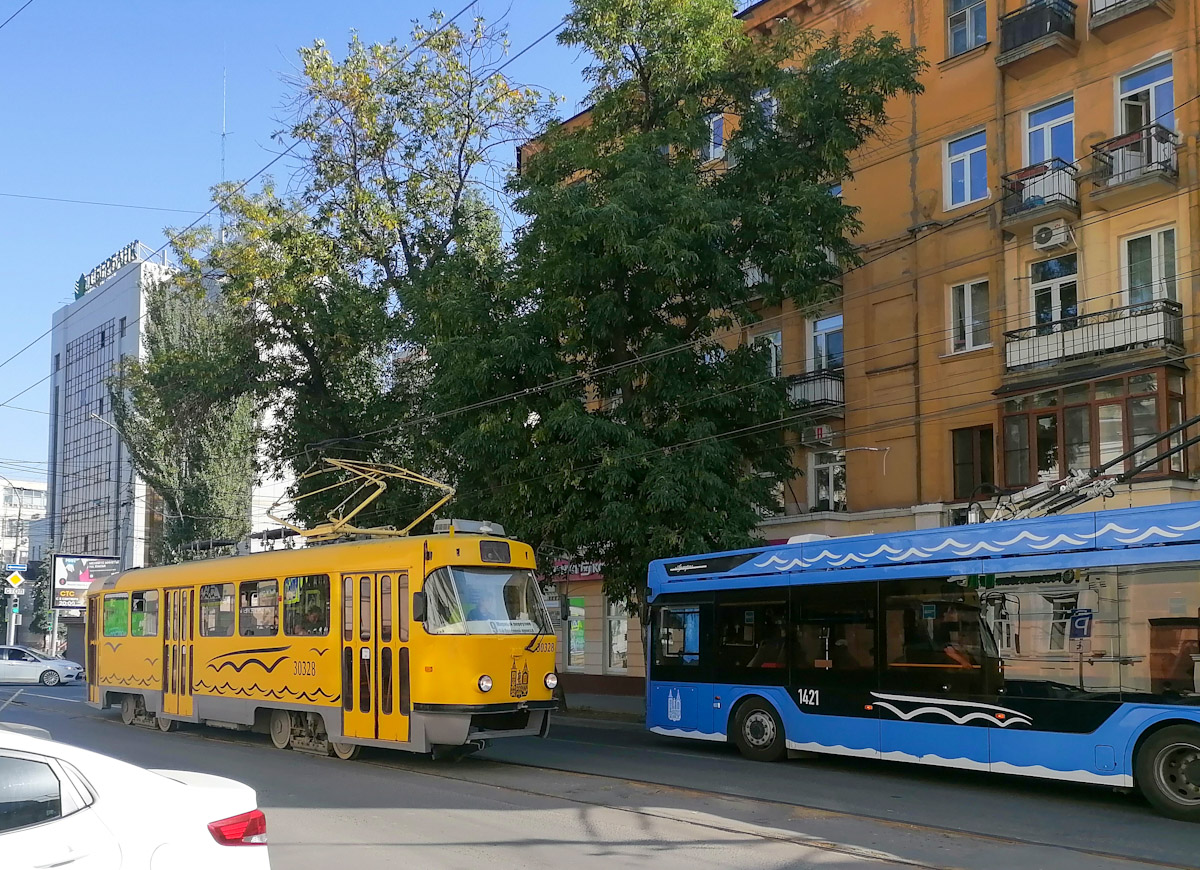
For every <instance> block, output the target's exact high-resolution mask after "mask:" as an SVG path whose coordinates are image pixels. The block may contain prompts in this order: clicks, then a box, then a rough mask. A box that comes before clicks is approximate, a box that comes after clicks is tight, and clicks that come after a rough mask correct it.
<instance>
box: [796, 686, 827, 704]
mask: <svg viewBox="0 0 1200 870" xmlns="http://www.w3.org/2000/svg"><path fill="white" fill-rule="evenodd" d="M796 701H797V703H800V704H804V705H805V706H808V707H820V706H821V690H820V689H797V690H796Z"/></svg>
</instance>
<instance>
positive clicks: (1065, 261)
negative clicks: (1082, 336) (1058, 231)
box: [1030, 254, 1079, 335]
mask: <svg viewBox="0 0 1200 870" xmlns="http://www.w3.org/2000/svg"><path fill="white" fill-rule="evenodd" d="M1078 268H1079V256H1078V254H1067V255H1066V256H1063V257H1055V258H1053V259H1051V260H1043V261H1042V262H1040V263H1034V264H1033V265H1032V266H1030V285H1031V289H1032V292H1033V318H1034V322H1035V323H1036V324H1037V327H1038V329H1037V332H1038V335H1049V334H1050V333H1052V332H1058V331H1059V330H1060V329H1074V328H1075V316H1076V315H1077V314H1078V313H1079V293H1078V284H1077V281H1076V277H1077V276H1076V274H1075V273H1076V271H1077V270H1078Z"/></svg>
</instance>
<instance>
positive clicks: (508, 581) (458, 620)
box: [425, 568, 551, 634]
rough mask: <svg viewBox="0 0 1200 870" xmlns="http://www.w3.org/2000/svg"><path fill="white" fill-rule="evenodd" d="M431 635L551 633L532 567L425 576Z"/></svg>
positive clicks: (449, 570) (461, 570) (441, 571)
mask: <svg viewBox="0 0 1200 870" xmlns="http://www.w3.org/2000/svg"><path fill="white" fill-rule="evenodd" d="M425 613H426V618H425V629H426V630H427V631H428V632H429V633H430V634H539V633H540V634H545V633H549V632H550V630H551V628H550V615H549V614H548V613H547V612H546V605H545V602H544V601H543V600H542V592H541V590H540V589H539V588H538V584H537V578H535V577H534V575H533V572H532V571H524V570H513V569H511V568H438V569H437V570H436V571H434V572H432V573H431V574H430V575H429V576H428V577H427V578H426V579H425Z"/></svg>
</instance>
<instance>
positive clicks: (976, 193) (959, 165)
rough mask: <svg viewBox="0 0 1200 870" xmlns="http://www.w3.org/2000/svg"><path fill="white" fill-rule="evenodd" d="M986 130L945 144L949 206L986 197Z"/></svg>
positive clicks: (964, 203) (947, 199)
mask: <svg viewBox="0 0 1200 870" xmlns="http://www.w3.org/2000/svg"><path fill="white" fill-rule="evenodd" d="M987 195H988V189H987V132H986V131H984V130H980V131H979V132H977V133H971V134H968V135H966V136H962V137H960V138H958V139H951V140H950V141H949V142H947V143H946V207H947V208H957V207H958V206H960V205H967V204H968V203H972V202H978V201H979V200H982V199H987Z"/></svg>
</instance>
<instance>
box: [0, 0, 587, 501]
mask: <svg viewBox="0 0 1200 870" xmlns="http://www.w3.org/2000/svg"><path fill="white" fill-rule="evenodd" d="M462 2H465V0H449V2H447V3H445V4H444V5H437V6H435V5H427V4H426V3H424V2H420V0H415V2H414V0H402V2H388V0H341V2H329V0H320V2H318V0H270V2H268V0H240V2H233V0H208V2H201V0H119V2H117V0H105V2H95V0H34V2H33V3H32V5H30V6H29V8H27V9H25V10H24V11H23V12H21V14H20V15H18V16H17V17H16V18H15V19H13V21H12V22H11V23H9V24H8V25H7V26H6V27H4V28H3V29H0V111H2V113H3V118H4V119H5V123H4V125H3V129H4V130H5V132H6V135H4V136H0V303H2V306H3V308H2V310H3V317H2V318H0V360H3V359H6V358H7V357H8V356H9V355H10V354H12V353H15V352H16V351H17V350H18V349H19V348H21V347H23V346H25V345H26V344H28V343H29V342H30V341H31V340H33V339H34V338H35V337H36V336H38V335H40V334H41V333H42V332H45V331H46V330H47V329H49V327H50V316H51V314H52V312H53V311H55V310H56V309H58V308H59V307H60V306H62V305H63V304H65V303H66V302H68V301H69V300H70V299H71V297H72V289H73V285H74V283H75V280H76V278H78V277H79V275H80V273H81V272H85V271H87V270H89V269H91V268H92V267H93V266H95V265H96V264H97V263H99V262H100V261H101V260H103V259H104V258H106V257H108V256H109V255H110V254H112V253H114V252H115V251H117V249H119V248H121V247H122V246H123V245H125V244H126V243H128V242H129V241H131V240H133V239H140V240H141V241H142V242H144V243H146V244H148V245H150V246H151V247H153V248H157V247H158V246H159V245H161V244H162V243H163V242H164V241H165V239H166V236H165V235H164V233H163V228H164V227H169V226H183V225H185V224H187V223H188V222H189V221H191V220H192V219H193V218H194V217H195V215H192V214H180V213H172V212H167V211H146V210H139V209H127V208H109V207H100V206H92V205H77V204H68V203H60V202H44V201H38V200H31V199H19V198H15V197H12V196H8V195H6V194H21V195H26V196H42V197H59V198H67V199H77V200H91V201H98V202H108V203H125V204H130V205H142V206H154V207H156V208H173V209H193V210H196V211H203V210H204V209H205V208H207V207H208V205H209V202H210V201H209V195H208V190H209V188H210V186H211V185H213V184H214V183H216V182H217V181H218V180H219V179H220V136H219V134H220V129H221V70H222V67H223V66H224V67H225V68H226V70H227V75H228V102H227V122H226V123H227V127H228V130H229V131H230V133H231V135H230V136H229V137H228V139H227V146H226V175H227V177H229V178H231V179H237V178H244V177H246V176H249V175H251V174H253V173H254V172H255V171H257V170H258V169H259V168H260V167H261V166H262V165H263V164H265V163H266V162H267V161H268V160H270V159H271V157H272V156H273V153H272V151H271V150H268V149H274V148H275V147H276V146H275V145H274V143H273V142H272V141H271V138H270V137H271V134H272V133H273V132H275V131H276V130H278V129H279V128H280V127H281V126H283V123H282V121H283V120H285V119H286V117H287V115H286V108H285V107H286V103H287V99H288V95H289V91H288V88H287V86H286V85H285V84H284V82H283V81H282V76H284V75H285V74H290V73H292V72H294V70H295V63H296V49H297V48H299V47H300V46H301V45H306V44H309V43H311V42H312V41H313V40H314V39H317V38H320V39H324V40H325V41H326V43H327V44H328V45H329V46H330V48H331V49H332V50H333V51H334V53H335V55H336V56H339V57H340V56H341V55H342V53H343V51H344V46H345V44H346V41H347V39H348V37H349V34H350V31H351V30H357V31H358V32H359V34H360V36H361V38H362V39H363V40H364V41H367V42H376V41H385V40H387V39H390V38H392V37H399V38H400V39H401V40H402V41H403V40H404V39H405V38H406V37H407V35H408V32H409V30H410V22H411V21H412V19H413V18H416V17H424V16H425V15H426V14H427V13H428V12H429V11H430V10H431V9H434V8H438V9H441V10H442V11H444V12H446V14H447V15H450V14H453V13H454V12H457V11H458V9H459V8H461V6H462ZM22 3H24V0H0V21H3V20H4V19H5V18H7V17H8V16H9V15H10V14H12V12H14V11H16V10H17V9H18V8H19V7H20V6H21V5H22ZM475 8H476V9H477V10H478V14H480V15H482V16H483V17H485V18H487V19H489V20H496V19H499V18H500V17H501V16H503V15H505V13H507V21H508V24H509V31H510V38H511V41H512V44H513V52H514V53H515V52H517V51H519V50H520V49H522V48H524V47H525V46H526V45H527V44H529V43H530V42H532V41H533V40H535V39H537V37H539V36H541V35H542V34H543V33H545V32H546V30H548V29H549V28H550V27H552V26H553V25H554V24H555V22H557V21H558V20H560V19H561V18H562V16H563V15H564V14H565V13H566V12H567V10H568V8H569V2H568V0H511V2H510V0H480V2H478V3H477V5H476V7H475ZM468 14H470V13H468ZM460 20H466V16H464V18H462V19H460ZM582 66H583V60H582V59H581V58H580V57H579V56H578V53H577V52H576V51H575V50H573V49H567V48H564V47H562V46H559V45H558V44H557V42H556V41H555V40H554V38H553V37H550V38H548V39H546V40H544V41H543V42H541V43H540V44H539V45H537V46H536V47H534V48H533V49H531V50H530V51H529V52H528V53H526V54H525V55H523V56H522V57H521V58H519V59H518V60H517V61H516V62H515V63H513V64H512V65H511V66H510V67H508V68H507V69H506V70H505V74H506V75H508V76H510V77H511V78H513V79H516V80H518V81H521V82H523V83H528V84H536V85H541V86H542V87H545V88H548V89H549V90H552V91H553V92H555V93H557V94H561V95H563V96H564V97H565V98H566V99H565V102H564V103H563V104H562V105H561V106H560V114H562V115H563V116H564V117H565V116H568V115H571V114H573V113H574V112H575V111H576V110H577V109H578V108H579V101H580V99H581V98H582V96H583V94H584V92H585V88H584V85H583V83H582V81H581V77H580V70H581V68H582ZM274 172H275V175H276V177H277V179H279V180H280V181H282V180H283V177H284V175H285V174H286V172H287V170H286V169H285V168H283V166H282V164H277V165H276V167H275V168H274ZM49 347H50V343H49V337H48V336H47V337H45V338H43V339H41V340H40V341H39V342H38V343H37V344H35V345H34V346H33V347H31V348H30V349H29V350H27V351H26V352H24V353H23V354H21V355H20V356H18V357H17V358H15V359H13V360H12V361H11V362H8V363H7V364H4V365H2V366H0V402H3V401H5V400H7V399H9V397H11V396H13V395H14V394H16V393H18V392H20V391H21V390H23V389H25V388H26V387H28V386H29V385H30V384H33V383H34V382H36V381H38V380H40V379H41V378H43V377H45V376H46V374H47V373H48V371H49V365H50V361H49ZM13 404H14V405H16V406H19V407H21V408H31V409H35V411H34V412H29V411H23V410H16V409H14V408H7V407H4V408H0V474H4V475H8V476H11V477H16V476H31V475H32V476H34V477H42V476H44V470H45V463H46V441H47V435H48V416H47V414H46V413H44V412H45V411H46V409H47V408H48V392H47V385H46V384H41V385H39V386H37V387H35V388H34V389H32V390H30V391H29V392H27V393H25V394H24V395H22V396H21V397H20V398H19V399H16V400H15V401H14V402H13ZM39 412H41V413H39Z"/></svg>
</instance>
